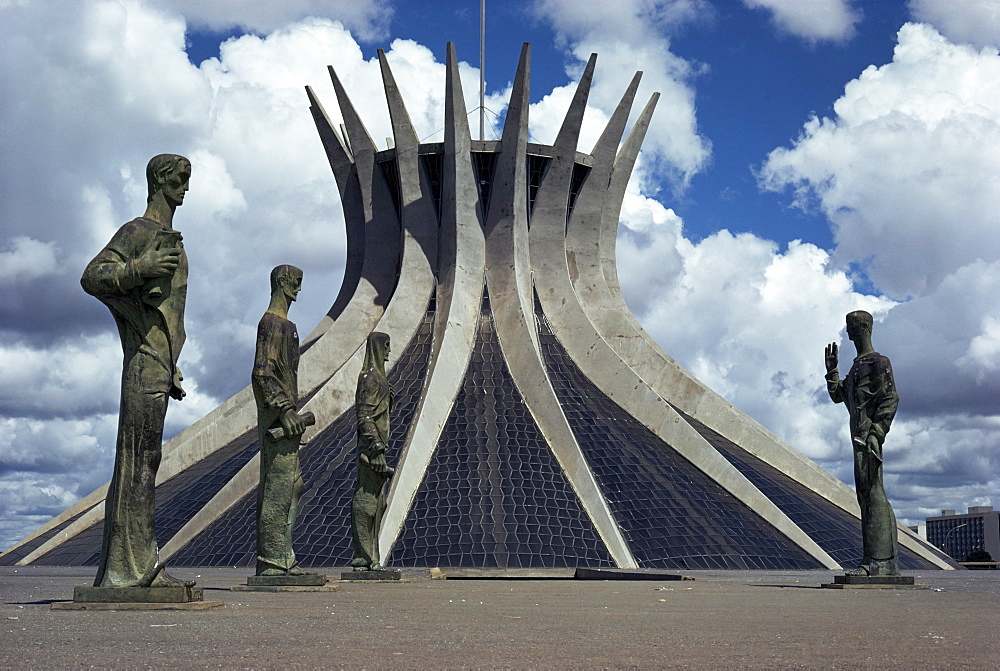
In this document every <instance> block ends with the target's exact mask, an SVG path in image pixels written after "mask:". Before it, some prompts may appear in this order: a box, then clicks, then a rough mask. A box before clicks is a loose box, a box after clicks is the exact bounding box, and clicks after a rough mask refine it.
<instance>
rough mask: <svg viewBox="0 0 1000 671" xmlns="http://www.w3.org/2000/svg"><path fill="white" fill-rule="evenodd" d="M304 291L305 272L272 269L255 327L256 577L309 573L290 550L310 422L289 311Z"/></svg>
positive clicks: (296, 269) (253, 381) (287, 267)
mask: <svg viewBox="0 0 1000 671" xmlns="http://www.w3.org/2000/svg"><path fill="white" fill-rule="evenodd" d="M301 289H302V271H301V270H299V269H298V268H296V267H295V266H289V265H282V266H278V267H276V268H275V269H274V270H272V271H271V303H270V305H269V306H268V308H267V312H265V313H264V316H263V317H261V318H260V323H259V324H258V326H257V353H256V356H255V357H254V362H253V375H252V384H253V395H254V399H255V400H256V401H257V440H258V445H259V446H260V484H259V485H258V487H257V575H259V576H284V575H307V573H306V571H303V570H302V569H301V568H299V566H298V562H297V561H296V559H295V551H294V550H293V549H292V529H293V527H294V526H295V515H296V512H297V510H298V503H299V496H300V495H301V494H302V471H301V470H300V469H299V442H300V438H301V436H302V432H303V431H305V430H306V427H307V426H308V425H310V424H311V423H312V422H310V421H309V420H310V419H312V418H311V417H310V416H308V415H311V413H303V414H299V413H298V412H297V411H296V409H295V407H296V404H298V402H299V388H298V369H299V334H298V332H297V331H296V330H295V324H293V323H292V322H290V321H288V308H289V306H290V305H291V304H292V302H293V301H295V299H296V298H297V297H298V294H299V291H300V290H301Z"/></svg>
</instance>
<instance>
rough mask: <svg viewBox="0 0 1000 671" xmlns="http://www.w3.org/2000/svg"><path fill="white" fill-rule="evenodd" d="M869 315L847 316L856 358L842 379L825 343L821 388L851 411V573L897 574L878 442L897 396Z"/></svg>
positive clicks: (894, 535) (831, 347)
mask: <svg viewBox="0 0 1000 671" xmlns="http://www.w3.org/2000/svg"><path fill="white" fill-rule="evenodd" d="M872 324H873V321H872V316H871V315H870V314H869V313H867V312H865V311H863V310H857V311H855V312H851V313H849V314H848V315H847V337H848V338H850V339H851V341H852V342H853V343H854V346H855V348H856V349H857V351H858V356H857V357H856V358H855V359H854V365H852V366H851V371H850V372H849V373H848V374H847V377H846V378H845V379H844V380H841V379H840V375H839V373H838V371H837V362H838V358H837V344H836V343H830V344H829V345H827V346H826V386H827V390H828V391H829V392H830V398H831V399H833V402H834V403H844V404H846V405H847V410H848V411H849V412H850V414H851V443H852V445H853V447H854V483H855V488H856V489H857V494H858V504H859V505H860V506H861V535H862V539H863V541H864V558H863V559H862V560H861V564H860V565H859V566H858V568H857V570H855V571H853V572H852V573H853V574H854V575H868V576H873V577H877V576H898V575H899V566H898V561H897V557H896V550H897V532H896V516H895V515H894V514H893V512H892V506H891V505H890V504H889V499H888V498H887V497H886V495H885V488H884V487H883V485H882V444H883V442H885V434H887V433H888V432H889V425H890V424H891V423H892V418H893V417H894V416H895V415H896V408H897V407H898V406H899V396H898V395H897V394H896V385H895V383H894V382H893V379H892V365H891V364H890V363H889V359H888V358H887V357H885V356H882V355H881V354H879V353H878V352H876V351H875V349H874V348H873V347H872Z"/></svg>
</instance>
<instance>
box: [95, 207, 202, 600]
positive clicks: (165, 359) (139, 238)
mask: <svg viewBox="0 0 1000 671" xmlns="http://www.w3.org/2000/svg"><path fill="white" fill-rule="evenodd" d="M155 247H159V248H163V249H166V248H169V247H176V248H178V249H180V257H179V260H178V265H177V268H176V270H174V272H173V274H172V275H167V276H165V277H159V278H155V279H152V280H150V279H144V278H142V277H141V276H140V275H139V273H138V272H137V270H136V259H138V257H139V256H140V255H141V254H142V253H143V252H145V251H146V250H147V249H150V248H155ZM187 274H188V264H187V256H186V254H185V253H184V248H183V245H182V244H181V236H180V233H178V232H177V231H175V230H174V229H172V228H170V227H169V226H166V225H164V224H160V223H158V222H155V221H152V220H150V219H145V218H143V217H139V218H137V219H133V220H132V221H130V222H128V223H127V224H125V225H123V226H122V227H121V228H120V229H118V232H117V233H115V235H114V237H112V238H111V241H110V242H109V243H108V244H107V246H106V247H105V248H104V249H102V250H101V252H100V253H99V254H98V255H97V256H96V257H95V258H94V260H92V261H91V262H90V263H89V264H88V265H87V269H86V270H85V271H84V273H83V277H82V279H81V280H80V283H81V285H82V286H83V289H84V291H86V292H87V293H89V294H91V295H93V296H95V297H97V298H98V299H100V301H101V302H103V303H104V304H105V305H107V306H108V308H109V309H110V310H111V314H112V315H113V316H114V318H115V323H116V324H117V325H118V334H119V336H120V337H121V343H122V351H123V354H124V366H123V370H122V388H121V406H120V412H119V416H118V438H117V446H116V450H115V467H114V474H113V475H112V478H111V484H110V486H109V488H108V494H107V497H106V499H105V503H104V538H103V543H102V548H101V563H100V567H99V568H98V571H97V578H96V580H95V581H94V585H95V586H97V587H131V586H136V585H138V584H139V582H140V580H141V579H142V577H143V575H144V574H145V573H146V572H147V571H149V569H150V568H152V567H153V565H154V564H155V562H156V559H157V545H156V524H155V520H154V505H155V504H154V488H155V486H156V471H157V469H158V468H159V465H160V457H161V450H162V440H163V418H164V415H165V414H166V412H167V400H168V398H169V394H170V390H171V387H172V386H173V381H174V374H175V372H176V370H177V356H178V355H179V354H180V351H181V347H182V346H183V345H184V339H185V333H184V302H185V299H186V297H187ZM162 578H163V576H162V575H161V576H159V577H158V578H157V581H156V582H154V583H153V585H156V584H158V583H159V581H160V580H161V579H162Z"/></svg>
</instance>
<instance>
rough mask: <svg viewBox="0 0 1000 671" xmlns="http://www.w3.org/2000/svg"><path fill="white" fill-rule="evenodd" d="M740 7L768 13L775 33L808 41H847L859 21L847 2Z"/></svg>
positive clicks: (788, 0)
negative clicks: (776, 28)
mask: <svg viewBox="0 0 1000 671" xmlns="http://www.w3.org/2000/svg"><path fill="white" fill-rule="evenodd" d="M743 4H744V5H746V6H747V7H752V8H760V9H765V10H767V11H769V12H771V20H772V21H773V22H774V24H775V25H776V26H777V27H778V29H779V30H781V31H782V32H785V33H788V34H790V35H794V36H796V37H800V38H802V39H804V40H806V41H808V42H817V41H821V40H828V41H834V42H839V41H844V40H847V39H849V38H851V37H853V36H854V32H855V28H854V27H855V25H857V23H858V22H859V21H860V20H861V15H860V13H859V12H858V11H857V10H856V9H855V8H854V7H853V3H852V2H851V0H743Z"/></svg>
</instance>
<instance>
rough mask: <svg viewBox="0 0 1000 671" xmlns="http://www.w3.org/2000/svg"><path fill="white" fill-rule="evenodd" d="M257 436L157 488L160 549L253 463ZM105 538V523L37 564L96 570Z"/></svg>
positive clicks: (241, 439) (234, 444)
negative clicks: (86, 567)
mask: <svg viewBox="0 0 1000 671" xmlns="http://www.w3.org/2000/svg"><path fill="white" fill-rule="evenodd" d="M256 434H257V432H256V430H254V431H248V432H247V433H245V434H243V435H242V436H240V437H239V438H236V439H235V440H233V441H231V442H230V443H229V444H228V445H226V446H225V447H223V448H222V449H221V450H216V451H215V452H213V453H212V454H210V455H208V456H207V457H205V458H204V459H202V460H200V461H198V462H197V463H195V464H192V465H191V466H189V467H188V468H186V469H184V470H183V471H181V472H180V473H178V474H177V475H175V476H174V477H172V478H170V479H169V480H167V481H166V482H163V483H160V484H159V485H158V486H157V487H156V541H157V542H158V543H159V544H160V546H161V547H162V546H163V544H164V543H166V542H167V541H168V540H170V539H171V538H172V537H173V535H174V534H175V533H177V532H178V531H179V530H180V528H181V527H182V526H184V525H185V524H186V523H187V521H188V520H189V519H191V518H192V517H194V514H195V513H197V512H198V511H199V510H201V509H202V508H203V507H204V506H205V504H206V503H208V502H209V500H211V498H212V497H213V496H215V495H216V493H218V491H219V490H220V489H222V487H223V485H225V484H226V483H227V482H229V480H230V478H232V477H233V476H234V475H236V473H237V472H238V471H239V470H240V469H241V468H243V466H244V465H246V463H247V462H248V461H250V459H251V458H252V457H253V455H254V453H255V452H256V451H257V435H256ZM103 536H104V520H103V519H102V520H101V521H99V522H97V523H96V524H94V525H92V526H90V527H89V528H87V529H85V530H84V531H81V532H80V533H79V534H77V535H76V536H75V537H73V538H72V539H70V540H68V541H66V542H65V543H63V544H62V545H60V546H59V547H57V548H55V549H53V550H52V551H51V552H48V553H46V554H45V555H43V556H42V557H40V558H39V559H38V560H37V561H36V562H35V563H37V564H47V565H56V566H97V564H98V562H99V561H100V560H101V541H102V538H103Z"/></svg>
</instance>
